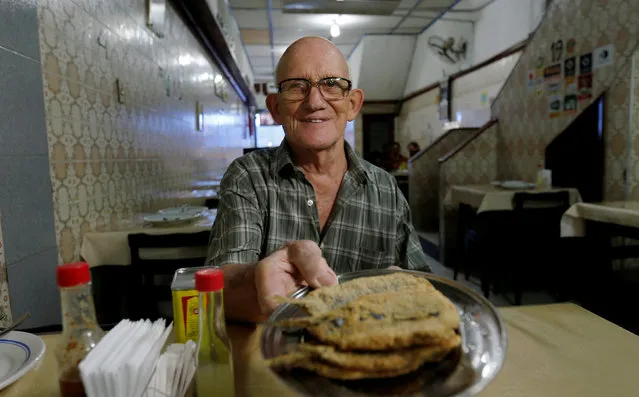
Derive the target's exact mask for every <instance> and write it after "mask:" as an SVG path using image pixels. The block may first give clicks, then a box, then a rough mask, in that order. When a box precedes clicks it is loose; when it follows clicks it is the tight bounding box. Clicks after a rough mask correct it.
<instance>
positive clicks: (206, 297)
mask: <svg viewBox="0 0 639 397" xmlns="http://www.w3.org/2000/svg"><path fill="white" fill-rule="evenodd" d="M195 289H196V290H197V291H198V292H199V295H200V296H199V304H200V309H199V336H198V343H197V347H198V349H197V350H198V363H197V372H196V375H195V376H196V378H195V390H196V396H198V397H234V396H235V381H234V377H233V356H232V354H231V352H232V350H231V342H230V340H229V338H228V334H227V333H226V320H225V318H224V297H223V290H224V275H223V273H222V271H221V270H220V269H205V270H200V271H198V272H196V273H195Z"/></svg>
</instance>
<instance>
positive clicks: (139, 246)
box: [128, 231, 210, 320]
mask: <svg viewBox="0 0 639 397" xmlns="http://www.w3.org/2000/svg"><path fill="white" fill-rule="evenodd" d="M128 239H129V249H130V252H131V266H132V267H133V268H134V269H135V271H136V277H137V279H138V280H139V287H140V288H139V293H138V294H136V295H137V302H138V304H137V305H136V306H137V310H136V313H137V317H138V318H148V319H151V320H155V319H158V318H160V317H164V318H172V314H171V313H172V311H171V309H169V308H170V307H171V305H170V303H171V300H172V297H171V288H170V284H171V280H172V278H173V275H174V273H175V271H176V270H177V269H180V268H183V267H197V266H203V265H204V261H205V260H206V248H207V246H208V244H209V239H210V232H209V231H202V232H197V233H175V234H161V235H153V234H145V233H138V234H130V235H129V236H128ZM189 248H190V249H191V250H190V251H191V252H189V255H185V256H188V257H180V258H176V256H175V255H173V256H172V257H171V259H168V258H165V257H162V256H164V255H157V256H158V257H159V258H154V259H145V258H143V257H142V256H141V255H140V253H141V250H144V249H157V250H158V251H156V253H157V252H159V251H161V250H162V249H187V250H188V249H189ZM196 248H201V250H195V249H196ZM195 251H198V252H195ZM174 254H175V253H174ZM180 254H185V252H183V253H180ZM180 254H177V255H180ZM193 254H195V256H193Z"/></svg>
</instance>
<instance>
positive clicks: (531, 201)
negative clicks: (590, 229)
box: [504, 191, 570, 305]
mask: <svg viewBox="0 0 639 397" xmlns="http://www.w3.org/2000/svg"><path fill="white" fill-rule="evenodd" d="M569 207H570V193H569V192H568V191H561V192H547V193H516V194H515V195H514V197H513V208H514V209H513V226H514V228H516V230H515V231H513V237H514V239H513V241H511V242H510V247H511V248H512V249H514V250H516V251H515V252H514V254H519V255H521V256H522V258H521V259H520V263H521V264H522V265H523V267H524V268H523V269H516V268H514V266H509V267H508V268H507V269H504V270H505V271H506V272H510V273H511V275H512V276H513V277H512V280H513V282H514V292H515V304H517V305H519V304H521V295H522V291H523V287H524V285H523V284H524V283H525V282H526V281H532V282H533V283H535V284H537V285H538V284H539V283H543V284H545V286H548V287H556V286H554V285H552V284H554V283H553V281H552V279H553V276H554V273H557V272H560V271H561V267H562V265H563V264H562V261H561V259H563V258H564V256H563V255H562V254H561V252H562V245H561V232H560V231H561V218H562V216H563V214H564V213H565V212H566V211H567V210H568V208H569ZM513 257H515V255H513ZM529 269H534V271H533V272H528V274H527V275H525V274H524V271H526V270H529ZM551 272H552V273H553V274H551ZM559 279H561V278H557V280H559Z"/></svg>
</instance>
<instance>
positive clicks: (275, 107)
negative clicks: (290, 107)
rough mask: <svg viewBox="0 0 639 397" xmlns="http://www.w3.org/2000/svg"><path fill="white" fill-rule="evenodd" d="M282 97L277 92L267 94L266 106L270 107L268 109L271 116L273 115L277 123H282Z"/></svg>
mask: <svg viewBox="0 0 639 397" xmlns="http://www.w3.org/2000/svg"><path fill="white" fill-rule="evenodd" d="M279 102H280V98H279V96H277V94H268V95H267V96H266V107H267V108H268V111H269V112H271V116H272V117H273V121H275V122H276V123H277V124H280V125H281V124H282V123H281V120H282V119H281V117H280V109H279V108H280V103H279Z"/></svg>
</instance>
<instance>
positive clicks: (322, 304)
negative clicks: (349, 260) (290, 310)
mask: <svg viewBox="0 0 639 397" xmlns="http://www.w3.org/2000/svg"><path fill="white" fill-rule="evenodd" d="M288 302H289V303H292V304H295V305H299V306H302V307H303V308H304V309H305V310H306V311H307V312H308V313H309V314H310V316H308V317H298V318H292V319H287V320H284V321H282V322H281V323H280V324H279V325H280V326H282V327H295V328H303V329H305V330H306V331H307V332H308V333H309V334H310V335H311V338H310V339H311V341H307V342H306V343H301V344H299V345H298V346H297V348H296V350H294V351H292V352H289V353H287V354H284V355H281V356H278V357H275V358H274V359H272V360H270V362H269V363H270V365H271V367H272V368H274V369H277V370H281V369H292V368H303V369H306V370H310V371H313V372H315V373H317V374H319V375H322V376H325V377H327V378H332V379H342V380H353V379H370V378H390V377H396V376H399V375H404V374H407V373H410V372H413V371H415V370H417V369H418V368H420V367H422V366H423V365H424V364H426V363H436V362H440V361H442V360H444V358H445V357H446V356H447V355H448V354H449V353H450V352H451V351H452V350H453V349H456V348H458V347H459V346H460V344H461V338H460V336H459V325H460V317H459V314H458V312H457V310H456V308H455V305H454V304H453V303H452V302H451V301H450V300H449V299H448V298H446V297H445V296H444V295H443V294H442V293H441V292H439V291H438V290H437V289H435V287H433V285H432V284H431V283H430V282H429V281H428V280H426V279H425V278H423V277H418V276H414V275H411V274H408V273H403V272H397V273H392V274H389V275H383V276H375V277H363V278H358V279H355V280H352V281H349V282H345V283H343V284H340V285H336V286H332V287H324V288H319V289H316V290H314V291H312V292H310V293H309V294H308V295H307V296H305V297H304V298H302V299H291V300H288Z"/></svg>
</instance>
